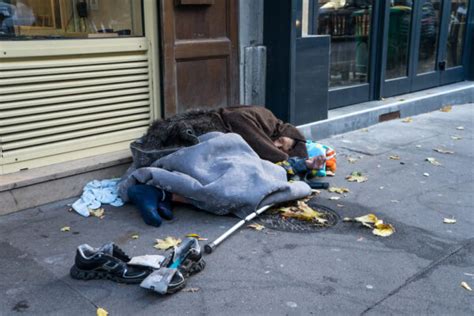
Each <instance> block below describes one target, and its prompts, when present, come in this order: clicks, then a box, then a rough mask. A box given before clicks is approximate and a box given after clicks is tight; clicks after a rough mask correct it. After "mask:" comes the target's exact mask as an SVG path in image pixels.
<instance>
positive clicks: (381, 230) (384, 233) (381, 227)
mask: <svg viewBox="0 0 474 316" xmlns="http://www.w3.org/2000/svg"><path fill="white" fill-rule="evenodd" d="M374 227H375V228H374V230H372V234H374V235H376V236H380V237H388V236H390V235H392V234H393V233H394V232H395V228H394V227H393V226H392V225H390V224H385V223H384V222H383V221H382V220H378V221H377V222H376V223H375V225H374Z"/></svg>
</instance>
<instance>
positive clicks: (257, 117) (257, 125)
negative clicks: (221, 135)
mask: <svg viewBox="0 0 474 316" xmlns="http://www.w3.org/2000/svg"><path fill="white" fill-rule="evenodd" d="M218 111H219V113H220V115H221V118H222V120H223V122H224V125H225V126H226V128H227V129H228V131H229V132H233V133H237V134H239V135H240V136H242V138H243V139H244V140H245V141H246V142H247V143H248V144H249V145H250V147H252V149H253V150H255V152H256V153H257V154H258V155H259V156H260V158H262V159H265V160H269V161H271V162H279V161H283V160H287V159H288V156H290V157H304V158H306V157H308V152H307V151H306V145H305V138H304V136H303V135H302V134H301V133H300V132H299V131H298V129H296V127H294V126H293V125H291V124H288V123H283V122H282V121H281V120H279V119H278V118H276V117H275V115H273V113H272V112H271V111H269V110H268V109H266V108H264V107H262V106H233V107H227V108H221V109H219V110H218ZM280 136H286V137H290V138H293V139H295V140H296V142H297V143H296V145H295V147H294V148H293V149H292V150H291V152H290V153H289V155H288V154H286V153H285V152H283V151H281V150H279V149H278V148H277V147H276V146H275V145H274V144H273V141H274V140H275V139H277V138H278V137H280Z"/></svg>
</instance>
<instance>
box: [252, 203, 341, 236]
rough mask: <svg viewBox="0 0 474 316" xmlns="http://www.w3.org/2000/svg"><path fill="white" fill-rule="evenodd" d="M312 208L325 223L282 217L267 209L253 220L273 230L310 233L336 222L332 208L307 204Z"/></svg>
mask: <svg viewBox="0 0 474 316" xmlns="http://www.w3.org/2000/svg"><path fill="white" fill-rule="evenodd" d="M309 206H310V207H311V208H313V209H314V210H316V211H318V212H320V213H323V214H324V218H325V219H326V220H327V222H326V223H324V224H321V223H319V222H317V221H312V222H308V221H302V220H298V219H294V218H283V217H282V216H281V215H280V214H279V213H278V211H276V210H268V211H267V212H265V213H263V214H262V215H260V216H259V217H257V218H256V219H255V222H257V223H259V224H261V225H263V226H265V227H267V228H271V229H274V230H279V231H285V232H293V233H311V232H318V231H321V230H324V229H327V228H330V227H332V226H334V225H336V224H337V222H338V220H339V215H337V213H336V212H335V211H333V210H332V209H330V208H328V207H326V206H323V205H318V204H313V203H311V204H310V205H309Z"/></svg>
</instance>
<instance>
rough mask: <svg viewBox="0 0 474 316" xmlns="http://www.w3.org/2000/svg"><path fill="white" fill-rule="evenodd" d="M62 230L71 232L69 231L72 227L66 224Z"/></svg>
mask: <svg viewBox="0 0 474 316" xmlns="http://www.w3.org/2000/svg"><path fill="white" fill-rule="evenodd" d="M61 231H62V232H69V231H71V227H69V226H64V227H63V228H61Z"/></svg>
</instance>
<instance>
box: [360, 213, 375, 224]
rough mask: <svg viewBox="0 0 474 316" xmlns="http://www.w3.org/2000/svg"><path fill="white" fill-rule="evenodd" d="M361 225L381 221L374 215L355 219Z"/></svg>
mask: <svg viewBox="0 0 474 316" xmlns="http://www.w3.org/2000/svg"><path fill="white" fill-rule="evenodd" d="M354 219H355V220H356V221H357V222H359V223H362V224H364V223H366V224H375V223H376V222H377V221H378V220H379V219H378V218H377V216H375V215H374V214H367V215H364V216H359V217H356V218H354Z"/></svg>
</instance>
